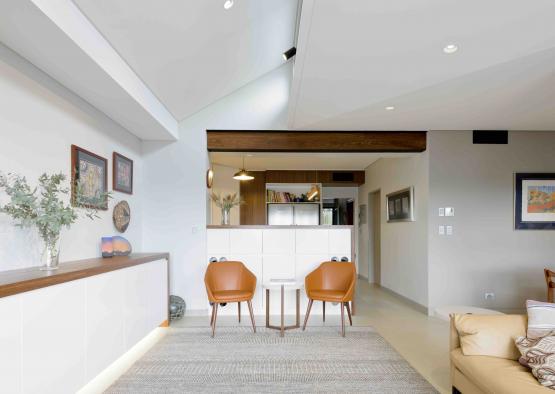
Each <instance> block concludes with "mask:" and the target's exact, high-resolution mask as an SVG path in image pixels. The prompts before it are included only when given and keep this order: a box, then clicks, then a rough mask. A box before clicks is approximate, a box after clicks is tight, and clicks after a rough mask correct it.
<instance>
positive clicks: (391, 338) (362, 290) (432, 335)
mask: <svg viewBox="0 0 555 394" xmlns="http://www.w3.org/2000/svg"><path fill="white" fill-rule="evenodd" d="M357 286H358V287H357V304H356V313H357V314H356V316H353V325H357V326H372V327H374V328H375V329H376V330H377V331H378V333H379V334H380V335H381V336H382V337H383V338H385V339H386V340H387V341H388V342H389V343H390V344H391V345H392V346H393V347H394V348H395V349H396V350H397V351H398V352H399V353H400V354H401V355H402V356H403V357H404V358H405V359H406V360H407V361H408V362H409V363H410V364H411V365H412V366H413V367H414V368H415V369H416V370H417V371H418V372H419V373H420V374H421V375H422V376H423V377H424V378H425V379H427V380H428V381H429V382H430V383H431V384H432V385H433V386H434V387H435V388H436V389H437V390H439V391H440V392H441V393H450V392H451V386H450V384H449V353H448V348H449V324H448V323H447V322H446V321H442V320H439V319H437V318H434V317H429V316H427V315H425V314H424V313H422V312H420V311H417V310H415V309H414V308H413V307H412V306H410V305H409V304H407V303H406V302H404V301H403V300H401V299H399V298H397V297H395V296H394V295H391V294H389V293H388V292H386V291H384V290H382V289H380V288H379V287H378V286H374V285H371V284H368V283H367V282H366V281H363V280H359V283H358V284H357ZM303 314H304V311H303ZM255 318H256V321H257V324H258V325H262V324H264V317H263V316H256V317H255ZM302 319H304V316H301V322H302ZM208 324H209V317H208V316H186V317H184V318H183V319H181V320H179V321H176V322H172V326H173V327H206V326H207V325H208ZM238 324H239V323H238V322H237V318H236V317H234V316H221V317H218V326H236V325H238ZM323 324H326V325H331V326H337V325H338V324H339V317H338V316H327V317H326V323H323V322H322V320H321V319H319V318H318V317H317V316H316V315H315V316H313V317H312V316H311V319H310V320H309V326H310V325H313V326H316V325H323ZM241 325H247V326H248V325H250V319H248V318H246V319H242V322H241ZM347 335H348V328H347Z"/></svg>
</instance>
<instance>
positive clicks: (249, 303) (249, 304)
mask: <svg viewBox="0 0 555 394" xmlns="http://www.w3.org/2000/svg"><path fill="white" fill-rule="evenodd" d="M247 305H248V306H249V313H250V314H251V323H252V330H253V331H254V332H255V333H256V324H255V323H254V314H253V313H252V302H251V300H248V301H247Z"/></svg>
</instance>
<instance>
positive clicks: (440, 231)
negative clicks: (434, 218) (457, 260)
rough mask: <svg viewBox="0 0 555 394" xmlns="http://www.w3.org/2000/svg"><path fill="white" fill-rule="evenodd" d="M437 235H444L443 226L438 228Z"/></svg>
mask: <svg viewBox="0 0 555 394" xmlns="http://www.w3.org/2000/svg"><path fill="white" fill-rule="evenodd" d="M439 235H445V226H439Z"/></svg>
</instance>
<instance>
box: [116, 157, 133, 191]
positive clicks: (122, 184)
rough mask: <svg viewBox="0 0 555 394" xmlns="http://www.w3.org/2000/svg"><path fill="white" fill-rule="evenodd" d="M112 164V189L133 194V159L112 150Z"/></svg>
mask: <svg viewBox="0 0 555 394" xmlns="http://www.w3.org/2000/svg"><path fill="white" fill-rule="evenodd" d="M112 165H113V166H114V168H113V174H112V183H113V185H112V189H114V190H116V191H118V192H122V193H127V194H133V160H131V159H129V158H127V157H125V156H123V155H121V154H119V153H117V152H114V155H113V163H112Z"/></svg>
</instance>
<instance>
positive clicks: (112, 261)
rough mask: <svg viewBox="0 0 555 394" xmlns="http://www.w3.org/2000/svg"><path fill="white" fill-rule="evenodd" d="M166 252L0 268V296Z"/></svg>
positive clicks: (165, 255) (145, 260)
mask: <svg viewBox="0 0 555 394" xmlns="http://www.w3.org/2000/svg"><path fill="white" fill-rule="evenodd" d="M169 256H170V255H169V253H133V254H131V255H129V256H116V257H110V258H101V257H99V258H94V259H86V260H77V261H71V262H67V263H60V268H58V269H57V270H55V271H40V270H39V267H32V268H25V269H19V270H12V271H4V272H0V298H2V297H7V296H11V295H14V294H19V293H24V292H26V291H31V290H36V289H40V288H43V287H48V286H53V285H57V284H60V283H65V282H70V281H72V280H77V279H82V278H86V277H89V276H93V275H99V274H103V273H105V272H110V271H115V270H119V269H123V268H128V267H133V266H135V265H139V264H144V263H149V262H151V261H156V260H162V259H169Z"/></svg>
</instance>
